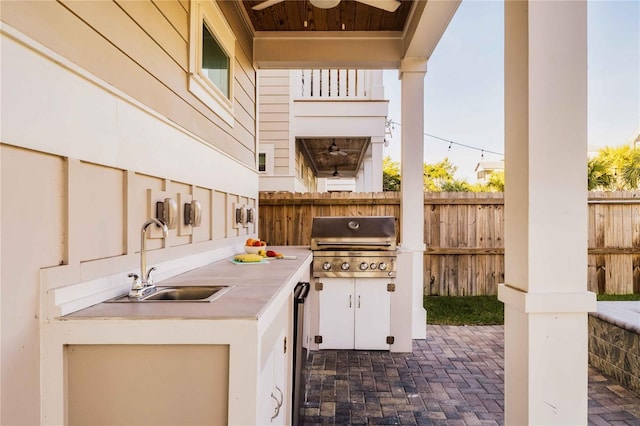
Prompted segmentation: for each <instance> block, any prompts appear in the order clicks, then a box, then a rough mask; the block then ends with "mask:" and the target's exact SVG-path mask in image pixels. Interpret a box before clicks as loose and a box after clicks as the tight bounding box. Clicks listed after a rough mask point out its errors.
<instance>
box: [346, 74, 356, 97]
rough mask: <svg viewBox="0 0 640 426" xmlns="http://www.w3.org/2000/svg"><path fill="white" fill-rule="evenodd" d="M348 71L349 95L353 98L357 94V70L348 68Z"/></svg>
mask: <svg viewBox="0 0 640 426" xmlns="http://www.w3.org/2000/svg"><path fill="white" fill-rule="evenodd" d="M347 73H348V76H347V96H348V97H350V98H352V97H354V96H356V84H357V83H356V70H348V71H347Z"/></svg>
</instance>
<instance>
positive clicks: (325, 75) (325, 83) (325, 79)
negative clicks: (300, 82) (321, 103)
mask: <svg viewBox="0 0 640 426" xmlns="http://www.w3.org/2000/svg"><path fill="white" fill-rule="evenodd" d="M320 79H321V84H320V87H321V88H322V89H320V90H321V91H320V96H321V97H323V98H328V97H329V96H331V93H329V70H321V71H320Z"/></svg>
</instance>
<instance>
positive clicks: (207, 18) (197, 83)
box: [189, 0, 236, 126]
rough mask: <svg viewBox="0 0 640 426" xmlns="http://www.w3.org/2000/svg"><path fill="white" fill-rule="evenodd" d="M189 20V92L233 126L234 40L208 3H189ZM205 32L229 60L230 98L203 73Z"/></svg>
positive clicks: (199, 1) (223, 21)
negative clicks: (206, 31)
mask: <svg viewBox="0 0 640 426" xmlns="http://www.w3.org/2000/svg"><path fill="white" fill-rule="evenodd" d="M190 8H191V13H190V17H189V30H190V31H189V36H190V42H189V91H190V92H191V93H192V94H193V95H194V96H196V97H197V98H198V99H200V100H201V101H202V102H203V103H204V104H205V105H206V106H207V107H208V108H209V109H211V110H212V111H213V112H215V113H216V114H217V115H218V116H219V117H220V118H222V119H223V120H224V121H225V122H227V124H229V125H230V126H233V124H234V121H235V120H234V111H233V110H234V90H233V86H234V80H235V78H234V68H235V67H234V63H235V44H236V38H235V36H234V34H233V31H232V30H231V28H230V27H229V25H228V24H227V22H226V20H225V19H224V16H223V15H222V12H221V11H220V9H219V8H218V6H217V5H216V4H215V2H214V1H211V0H207V1H205V0H191V1H190ZM204 25H206V26H207V29H208V30H209V32H210V33H211V35H212V36H213V38H214V39H215V41H216V42H217V43H218V45H219V46H220V48H221V49H222V51H223V52H224V53H225V55H227V56H228V57H229V82H228V84H229V96H228V97H227V95H226V94H225V93H224V92H222V90H220V89H219V88H218V87H217V86H216V85H215V84H214V83H213V82H212V81H211V80H209V78H208V77H207V76H206V75H205V74H204V73H203V71H202V36H203V32H202V27H203V26H204Z"/></svg>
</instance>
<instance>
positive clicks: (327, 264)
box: [322, 262, 331, 271]
mask: <svg viewBox="0 0 640 426" xmlns="http://www.w3.org/2000/svg"><path fill="white" fill-rule="evenodd" d="M322 269H323V270H325V271H328V270H329V269H331V263H329V262H324V263H323V264H322Z"/></svg>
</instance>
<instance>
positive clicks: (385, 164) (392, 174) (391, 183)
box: [382, 155, 400, 191]
mask: <svg viewBox="0 0 640 426" xmlns="http://www.w3.org/2000/svg"><path fill="white" fill-rule="evenodd" d="M382 190H383V191H400V163H399V162H397V161H393V160H391V157H389V156H388V155H387V156H386V157H384V158H383V159H382Z"/></svg>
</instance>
